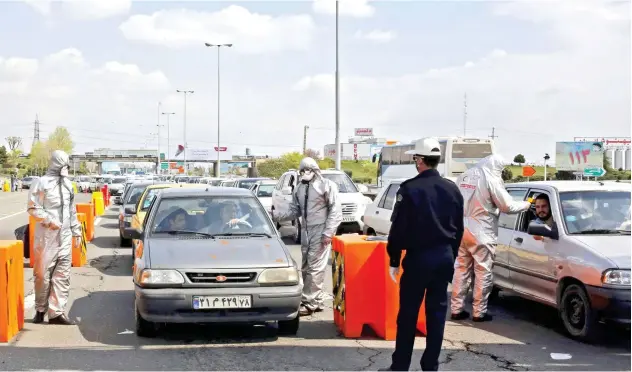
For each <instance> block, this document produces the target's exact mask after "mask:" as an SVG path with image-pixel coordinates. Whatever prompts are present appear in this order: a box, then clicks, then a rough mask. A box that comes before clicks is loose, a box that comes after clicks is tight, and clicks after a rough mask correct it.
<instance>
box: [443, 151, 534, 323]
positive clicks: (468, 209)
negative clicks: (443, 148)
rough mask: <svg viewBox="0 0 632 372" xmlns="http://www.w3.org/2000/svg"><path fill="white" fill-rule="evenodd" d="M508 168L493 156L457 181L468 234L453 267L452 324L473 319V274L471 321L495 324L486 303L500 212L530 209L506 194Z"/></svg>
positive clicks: (508, 212) (518, 211)
mask: <svg viewBox="0 0 632 372" xmlns="http://www.w3.org/2000/svg"><path fill="white" fill-rule="evenodd" d="M506 164H507V163H506V162H505V161H504V159H503V158H502V157H501V156H500V155H498V154H492V155H489V156H487V157H485V158H483V159H482V160H480V161H479V162H478V164H476V166H475V167H473V168H471V169H468V170H467V171H466V172H465V173H463V174H462V175H460V176H459V178H457V180H456V184H457V185H458V187H459V190H461V193H462V194H463V199H464V200H465V212H464V215H463V218H464V226H465V234H464V238H463V241H462V243H461V246H460V247H459V254H458V256H457V258H456V262H455V264H454V278H453V279H452V298H451V316H450V317H451V319H452V320H463V319H467V318H469V316H470V314H469V313H468V312H467V311H465V310H464V308H465V297H466V296H467V293H468V291H469V289H470V283H471V279H472V274H474V296H473V297H474V299H473V301H472V310H473V311H472V312H473V314H472V321H475V322H485V321H490V320H492V316H491V315H490V314H489V313H488V312H487V300H488V299H489V294H490V293H491V291H492V288H493V286H494V285H493V276H492V266H493V264H494V256H495V254H496V239H497V238H498V216H499V212H502V213H507V214H516V213H520V212H524V211H526V210H528V209H529V208H530V206H531V203H530V202H528V201H514V200H513V199H512V198H511V195H509V193H508V192H507V190H505V183H504V181H503V179H502V172H503V169H504V168H505V166H506Z"/></svg>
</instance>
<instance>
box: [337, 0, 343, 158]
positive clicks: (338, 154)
mask: <svg viewBox="0 0 632 372" xmlns="http://www.w3.org/2000/svg"><path fill="white" fill-rule="evenodd" d="M339 5H340V4H339V1H338V0H336V169H338V170H341V169H342V164H341V163H342V161H341V158H342V157H341V154H340V152H341V151H340V150H341V149H340V72H339V70H338V18H339V9H338V8H339Z"/></svg>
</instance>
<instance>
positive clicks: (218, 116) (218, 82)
mask: <svg viewBox="0 0 632 372" xmlns="http://www.w3.org/2000/svg"><path fill="white" fill-rule="evenodd" d="M204 45H206V47H208V48H212V47H217V163H216V164H215V177H218V178H219V175H220V165H219V163H220V156H219V155H220V153H221V151H219V150H220V147H219V134H220V130H219V129H220V125H219V123H220V121H219V120H220V115H219V113H220V100H219V98H220V58H219V51H220V49H221V48H222V47H228V48H230V47H232V46H233V44H211V43H204Z"/></svg>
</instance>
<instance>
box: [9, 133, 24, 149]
mask: <svg viewBox="0 0 632 372" xmlns="http://www.w3.org/2000/svg"><path fill="white" fill-rule="evenodd" d="M5 139H6V140H7V144H9V151H15V150H17V149H18V148H19V147H20V146H21V145H22V138H20V137H16V136H10V137H7V138H5Z"/></svg>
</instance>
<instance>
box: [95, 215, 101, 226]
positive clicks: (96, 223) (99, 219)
mask: <svg viewBox="0 0 632 372" xmlns="http://www.w3.org/2000/svg"><path fill="white" fill-rule="evenodd" d="M99 222H101V217H97V219H96V220H94V226H97V225H98V224H99Z"/></svg>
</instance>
